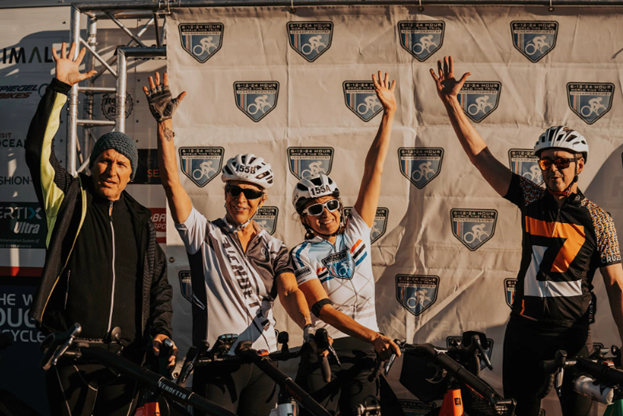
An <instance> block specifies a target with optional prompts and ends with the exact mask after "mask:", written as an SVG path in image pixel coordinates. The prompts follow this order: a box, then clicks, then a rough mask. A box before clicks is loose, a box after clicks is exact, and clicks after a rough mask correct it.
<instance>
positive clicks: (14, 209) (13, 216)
mask: <svg viewBox="0 0 623 416" xmlns="http://www.w3.org/2000/svg"><path fill="white" fill-rule="evenodd" d="M46 232H47V225H46V219H45V213H44V212H43V209H42V208H41V207H40V206H39V203H38V202H0V248H45V240H46Z"/></svg>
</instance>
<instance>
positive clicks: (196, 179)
mask: <svg viewBox="0 0 623 416" xmlns="http://www.w3.org/2000/svg"><path fill="white" fill-rule="evenodd" d="M223 154H225V149H223V148H222V147H180V161H181V162H180V164H181V167H182V172H183V173H184V175H186V176H187V177H188V179H190V180H191V181H193V183H194V184H195V185H197V186H198V187H199V188H203V187H204V186H206V185H207V184H208V183H210V181H212V179H214V178H215V177H216V175H218V174H219V173H220V171H221V167H222V165H223Z"/></svg>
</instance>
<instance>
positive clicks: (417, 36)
mask: <svg viewBox="0 0 623 416" xmlns="http://www.w3.org/2000/svg"><path fill="white" fill-rule="evenodd" d="M445 29H446V24H445V23H444V22H442V21H440V20H425V21H406V20H405V21H402V22H398V34H399V35H400V46H402V47H403V48H404V49H405V50H406V51H407V52H409V53H410V54H411V55H413V57H414V58H415V59H417V60H418V61H420V62H424V61H425V60H427V59H428V58H430V56H431V55H433V54H434V53H435V52H437V51H438V50H439V49H441V45H443V35H444V32H445Z"/></svg>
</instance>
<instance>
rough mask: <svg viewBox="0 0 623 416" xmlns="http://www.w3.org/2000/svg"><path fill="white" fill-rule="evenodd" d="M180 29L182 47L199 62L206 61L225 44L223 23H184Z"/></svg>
mask: <svg viewBox="0 0 623 416" xmlns="http://www.w3.org/2000/svg"><path fill="white" fill-rule="evenodd" d="M179 30H180V41H181V42H182V48H183V49H184V50H185V51H186V52H188V53H189V54H190V56H192V57H193V58H195V59H196V60H197V61H199V63H202V64H203V63H206V62H207V60H208V59H210V58H211V57H212V56H214V54H215V53H217V52H218V51H219V50H220V49H221V46H223V31H224V30H225V26H224V25H223V24H222V23H183V24H180V25H179Z"/></svg>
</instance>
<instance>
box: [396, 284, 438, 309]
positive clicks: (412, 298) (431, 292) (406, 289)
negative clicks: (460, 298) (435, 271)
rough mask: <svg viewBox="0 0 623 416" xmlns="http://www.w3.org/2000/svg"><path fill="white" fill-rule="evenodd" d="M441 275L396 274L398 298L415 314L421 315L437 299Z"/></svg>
mask: <svg viewBox="0 0 623 416" xmlns="http://www.w3.org/2000/svg"><path fill="white" fill-rule="evenodd" d="M438 289H439V277H437V276H420V275H411V274H399V275H397V276H396V299H398V302H400V304H401V305H402V307H403V308H405V309H406V310H408V311H409V312H411V313H412V314H413V315H415V316H418V315H421V314H422V313H423V312H424V311H425V310H427V309H428V308H430V307H431V306H433V304H434V303H435V302H436V301H437V292H438Z"/></svg>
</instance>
